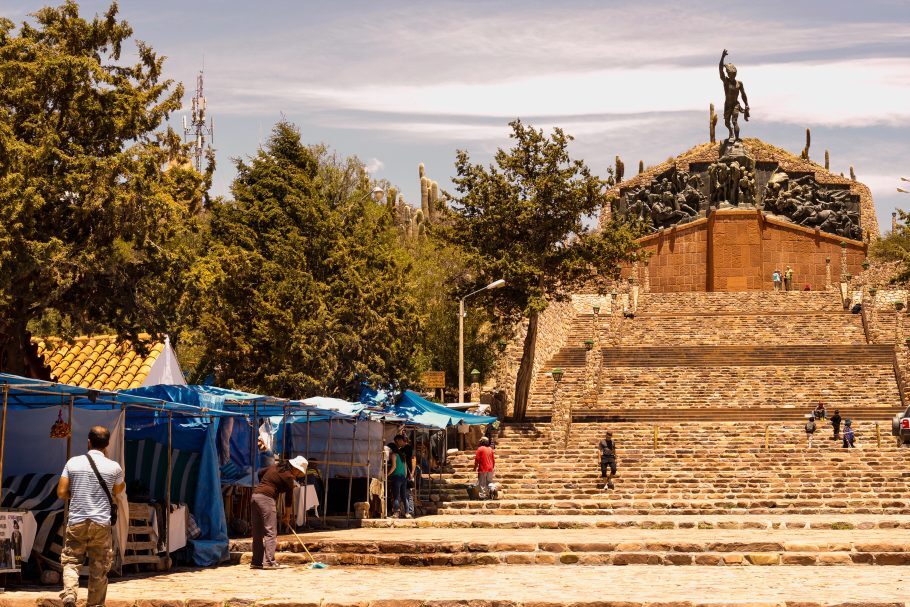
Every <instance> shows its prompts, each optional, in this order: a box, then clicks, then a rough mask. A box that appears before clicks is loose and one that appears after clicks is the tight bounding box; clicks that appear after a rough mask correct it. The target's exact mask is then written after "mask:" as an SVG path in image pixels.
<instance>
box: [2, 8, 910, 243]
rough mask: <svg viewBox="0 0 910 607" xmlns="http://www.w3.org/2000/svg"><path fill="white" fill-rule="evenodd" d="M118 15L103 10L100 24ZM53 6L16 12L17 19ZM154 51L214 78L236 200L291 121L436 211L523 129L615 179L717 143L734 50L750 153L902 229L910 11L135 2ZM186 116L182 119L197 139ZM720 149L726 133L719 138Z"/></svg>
mask: <svg viewBox="0 0 910 607" xmlns="http://www.w3.org/2000/svg"><path fill="white" fill-rule="evenodd" d="M107 4H108V3H107V2H99V1H95V0H92V1H85V2H82V3H81V6H82V8H83V12H84V13H95V12H99V11H103V10H104V9H105V8H106V7H107ZM39 6H41V3H38V2H17V1H15V0H13V1H10V0H0V14H2V15H4V16H7V17H10V18H12V19H14V20H16V21H21V20H22V19H24V18H26V15H27V13H29V12H31V11H33V10H35V9H36V8H38V7H39ZM120 9H121V15H122V16H123V17H124V18H126V19H127V20H128V21H129V22H130V23H131V24H132V26H133V28H134V29H135V36H136V38H138V39H141V40H144V41H146V42H148V43H150V44H151V45H152V47H153V48H155V49H156V50H157V51H158V52H159V53H161V54H163V55H166V56H167V57H168V60H167V62H166V67H165V71H166V73H167V74H168V75H169V76H170V77H171V78H174V79H176V80H179V81H182V82H183V83H184V84H185V85H186V91H187V96H186V106H187V107H188V105H189V98H190V96H191V95H192V92H193V87H194V82H195V76H196V73H197V72H198V71H199V69H200V68H201V67H202V65H203V57H204V61H205V79H206V96H207V98H208V108H209V114H210V115H211V116H213V117H214V119H215V128H216V133H215V147H216V150H217V157H218V163H219V164H218V166H219V168H218V172H217V175H216V179H215V190H216V193H219V194H226V193H227V192H228V188H229V185H230V182H231V180H232V178H233V176H234V167H233V163H232V162H231V158H235V157H244V156H248V155H250V154H253V153H254V152H255V150H256V149H257V147H258V145H259V144H260V142H261V141H263V140H264V139H265V138H266V137H267V136H268V133H269V130H270V128H271V126H272V125H273V124H274V123H275V122H276V121H277V120H278V119H279V118H280V117H281V116H282V115H284V116H286V117H287V118H288V119H289V120H291V121H293V122H295V123H296V124H298V125H299V126H300V128H301V131H302V133H303V136H304V139H305V140H306V141H308V142H325V143H327V144H329V145H331V146H332V147H334V148H335V149H337V150H338V151H339V152H341V153H343V154H347V155H357V156H359V157H360V158H362V159H363V160H364V161H365V162H366V163H367V165H368V166H369V167H371V169H372V170H373V174H374V175H375V176H376V177H378V178H385V179H388V180H389V181H391V182H392V183H393V184H395V185H397V186H399V187H400V188H401V189H402V191H403V192H404V195H405V198H406V199H407V200H408V201H409V202H411V203H412V204H413V203H414V202H415V201H417V202H418V204H419V185H418V180H417V164H418V163H419V162H424V163H425V164H426V166H427V172H428V174H429V175H430V177H432V178H433V179H436V180H437V181H439V183H440V185H441V186H442V187H443V188H448V187H449V183H450V177H451V175H452V173H453V161H454V155H455V150H456V149H459V148H460V149H467V150H468V151H469V152H470V153H471V155H472V157H473V158H474V159H475V160H478V161H487V160H489V158H490V157H491V156H492V154H493V153H494V152H495V150H496V148H497V147H500V146H504V145H507V144H508V139H507V137H508V127H507V123H508V122H509V120H511V119H513V118H515V117H521V118H522V119H523V120H524V121H526V122H530V123H532V124H535V125H539V126H542V127H552V126H561V127H563V128H564V129H565V130H566V131H567V132H569V133H571V134H573V135H575V137H576V141H575V143H574V152H575V154H576V155H577V156H579V157H581V158H584V159H585V160H586V161H587V163H588V164H589V166H591V167H592V169H593V170H594V171H595V172H596V173H598V174H601V175H605V174H606V169H607V167H609V166H612V164H613V159H614V157H615V156H616V155H617V154H619V155H620V156H622V158H623V160H624V161H625V164H626V167H627V169H626V173H627V175H628V174H631V173H634V171H635V170H636V167H637V165H638V161H639V160H640V159H641V160H644V162H645V164H646V165H649V164H654V163H657V162H660V161H662V160H665V159H666V158H667V157H668V156H671V155H676V154H679V153H681V152H683V151H685V150H686V149H688V148H689V147H691V146H692V145H695V144H697V143H700V142H703V141H705V140H707V137H708V127H707V111H708V104H709V103H711V102H713V103H715V105H717V106H720V105H722V89H721V86H720V82H719V80H718V77H717V61H718V59H719V55H720V51H721V50H722V49H723V48H727V49H729V50H730V57H729V59H728V60H730V61H732V62H734V63H735V64H736V65H737V67H738V69H739V77H740V79H741V80H742V81H743V83H744V85H745V87H746V91H747V93H748V95H749V101H750V105H751V107H752V120H751V121H750V122H749V123H747V124H745V125H744V128H743V135H744V136H755V137H761V138H763V139H765V140H767V141H768V142H770V143H773V144H776V145H779V146H781V147H784V148H786V149H788V150H790V151H792V152H794V153H798V152H799V151H800V150H801V149H802V147H803V141H804V137H805V134H804V133H805V128H806V127H811V129H812V148H811V155H812V157H813V159H817V160H819V161H821V159H822V158H823V157H824V151H825V149H828V150H830V153H831V164H832V169H833V170H835V171H837V172H840V171H844V172H847V171H848V168H849V166H850V165H853V166H854V167H855V168H856V173H857V177H858V178H859V180H860V181H863V182H864V183H866V184H868V185H869V186H870V187H871V188H872V191H873V195H874V197H875V200H876V205H877V208H878V215H879V222H880V225H881V227H882V228H883V229H885V230H887V229H889V227H890V214H891V211H892V209H893V208H894V207H895V206H896V205H902V208H907V207H908V206H910V204H908V203H910V196H905V195H901V194H897V193H896V191H895V188H896V187H897V186H898V185H899V177H900V176H901V175H905V176H908V177H910V166H908V165H910V3H908V2H906V1H882V2H874V1H871V2H870V1H864V2H852V1H851V2H848V1H846V0H827V1H824V2H816V1H809V2H793V1H792V0H791V1H789V2H782V1H767V2H761V1H753V2H748V3H747V2H727V3H718V2H686V3H680V2H670V1H666V0H661V1H655V2H640V1H638V2H578V1H563V2H558V3H557V2H489V1H483V2H482V1H470V0H467V1H465V0H463V1H460V2H424V3H405V2H398V1H395V0H385V1H383V2H360V1H351V2H332V3H329V2H305V1H297V2H291V1H271V2H270V1H263V2H258V3H251V2H238V1H235V0H221V1H217V2H216V1H213V0H200V1H197V2H195V3H190V2H176V1H172V0H157V1H155V2H147V1H138V0H124V1H123V2H121V4H120ZM181 119H182V114H181V115H177V116H175V117H174V120H173V122H174V125H175V126H178V125H179V123H180V121H181ZM719 127H720V128H719V133H720V132H722V131H723V126H722V125H719Z"/></svg>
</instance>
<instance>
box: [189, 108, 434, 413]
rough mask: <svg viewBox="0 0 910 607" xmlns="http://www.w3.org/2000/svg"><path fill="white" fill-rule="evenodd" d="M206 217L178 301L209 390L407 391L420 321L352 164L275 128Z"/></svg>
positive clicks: (380, 217)
mask: <svg viewBox="0 0 910 607" xmlns="http://www.w3.org/2000/svg"><path fill="white" fill-rule="evenodd" d="M237 169H238V173H239V174H238V176H237V178H236V180H235V181H234V183H233V185H232V193H233V198H234V199H233V200H230V201H223V200H219V201H215V202H214V203H213V204H212V206H211V208H210V210H211V215H210V236H209V240H208V242H206V243H205V248H206V250H207V254H206V255H205V256H204V257H202V258H200V259H199V261H198V262H197V264H196V266H195V268H194V270H193V272H192V274H191V276H190V280H189V281H188V282H189V287H188V290H187V292H186V294H185V297H184V301H183V306H182V308H183V310H184V313H185V314H186V318H187V319H188V322H189V326H190V327H191V330H190V331H188V334H189V335H191V336H192V339H193V340H194V341H195V342H196V344H197V346H201V350H202V352H203V354H202V362H201V364H200V368H202V369H207V370H208V371H211V372H213V373H214V375H215V379H216V381H220V382H224V381H226V380H227V379H233V380H234V381H235V382H236V384H237V385H238V386H240V387H243V388H246V389H250V390H254V391H262V392H268V393H272V394H280V395H287V396H306V395H309V394H312V393H321V394H336V395H345V394H349V390H348V389H349V388H351V387H353V386H355V385H356V383H357V382H358V381H359V380H362V379H389V378H401V379H404V380H413V379H414V378H415V377H416V373H417V364H418V361H419V356H418V348H419V332H420V329H421V312H420V309H419V306H418V305H417V299H416V298H415V297H414V295H413V293H412V291H411V289H410V286H411V281H412V272H413V268H412V264H411V258H410V257H409V255H408V254H407V252H406V251H405V250H404V249H403V248H402V245H401V243H400V242H399V239H398V235H397V231H396V229H395V227H394V226H393V224H392V221H391V218H390V217H389V214H388V212H387V211H386V209H385V207H384V206H382V205H379V204H376V203H375V202H374V201H372V200H371V199H370V196H369V192H370V190H371V188H372V186H373V184H372V183H370V181H369V179H368V176H367V173H366V171H365V170H364V167H363V164H362V163H361V162H360V161H358V160H357V159H354V158H346V159H339V158H338V157H337V156H335V155H334V154H331V153H329V152H328V150H326V149H325V148H323V147H319V146H306V145H304V144H303V143H302V141H301V138H300V133H299V132H298V131H297V129H296V128H295V127H294V126H293V125H291V124H289V123H287V122H280V123H279V124H277V125H276V126H275V128H274V130H273V132H272V135H271V137H270V139H269V141H268V143H267V145H266V146H265V147H264V149H262V150H260V151H259V153H258V154H257V155H256V156H255V157H253V158H252V159H250V160H248V161H239V162H238V163H237Z"/></svg>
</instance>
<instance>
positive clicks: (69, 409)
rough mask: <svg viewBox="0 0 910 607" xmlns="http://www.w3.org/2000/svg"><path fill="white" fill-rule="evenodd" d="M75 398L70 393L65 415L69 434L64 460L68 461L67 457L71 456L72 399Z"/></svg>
mask: <svg viewBox="0 0 910 607" xmlns="http://www.w3.org/2000/svg"><path fill="white" fill-rule="evenodd" d="M75 400H76V397H75V396H72V395H70V402H69V406H68V407H67V412H66V415H67V420H66V421H67V422H69V425H70V433H69V436H67V437H66V461H69V459H70V458H71V457H73V408H74V405H73V401H75Z"/></svg>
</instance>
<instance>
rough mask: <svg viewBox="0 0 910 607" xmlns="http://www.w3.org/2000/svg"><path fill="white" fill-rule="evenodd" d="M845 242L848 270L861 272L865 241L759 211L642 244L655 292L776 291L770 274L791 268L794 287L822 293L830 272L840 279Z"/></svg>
mask: <svg viewBox="0 0 910 607" xmlns="http://www.w3.org/2000/svg"><path fill="white" fill-rule="evenodd" d="M842 242H843V243H845V244H846V247H845V250H846V264H847V265H846V267H847V272H848V273H851V274H858V273H859V272H860V271H861V269H862V263H863V261H864V259H865V255H866V245H865V244H864V243H861V242H858V241H853V240H846V239H843V238H840V237H837V236H833V235H830V234H825V233H823V232H820V231H816V230H810V229H808V228H803V227H801V226H797V225H794V224H791V223H789V222H787V221H783V220H778V219H775V218H771V217H767V216H765V215H763V214H762V213H760V212H758V211H755V210H739V209H725V210H719V211H716V212H714V213H713V214H712V215H711V217H709V218H708V219H701V220H698V221H694V222H692V223H690V224H687V225H684V226H678V227H676V228H670V229H667V230H662V231H660V232H658V233H657V234H654V235H651V236H647V237H645V238H642V239H641V240H640V241H639V243H640V244H641V246H642V249H643V250H644V251H646V252H647V253H649V254H650V258H649V262H648V263H649V268H648V273H649V276H648V278H649V287H650V291H651V292H654V293H668V292H684V291H706V290H707V291H755V290H766V291H767V290H771V289H772V288H773V285H772V282H771V273H772V272H773V271H774V270H775V269H779V270H781V272H783V271H785V270H786V267H787V266H788V265H789V266H791V267H792V268H793V274H794V276H793V282H794V288H799V289H802V288H803V287H804V286H805V285H806V284H808V285H810V286H811V288H812V289H813V290H824V289H825V288H826V286H827V282H828V273H829V272H830V278H831V281H832V282H834V283H836V282H837V281H838V278H839V277H840V276H841V264H842V259H843V255H842V253H843V251H842V246H841V243H842ZM826 260H827V261H826ZM826 265H830V269H828V268H826Z"/></svg>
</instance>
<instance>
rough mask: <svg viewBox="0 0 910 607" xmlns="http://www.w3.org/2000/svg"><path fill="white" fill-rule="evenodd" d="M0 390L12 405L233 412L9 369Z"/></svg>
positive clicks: (181, 412) (191, 413) (205, 413)
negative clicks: (46, 379)
mask: <svg viewBox="0 0 910 607" xmlns="http://www.w3.org/2000/svg"><path fill="white" fill-rule="evenodd" d="M0 390H3V391H4V392H5V394H6V402H7V406H9V407H10V408H12V409H27V408H37V407H57V406H62V405H63V406H66V405H69V403H70V400H71V399H72V401H73V406H74V407H77V408H80V409H113V408H119V407H124V408H128V409H140V410H143V411H144V412H146V414H147V415H154V414H156V413H158V414H163V413H167V412H171V413H174V414H177V415H188V416H212V415H234V414H233V413H231V412H228V411H224V412H222V411H216V410H210V409H206V408H204V407H202V406H199V405H196V404H195V403H183V402H180V401H175V400H173V399H171V398H168V397H167V396H151V397H149V396H147V395H144V394H139V393H136V394H133V393H132V391H128V392H109V391H106V390H92V389H89V388H80V387H79V386H70V385H68V384H58V383H55V382H49V381H42V380H40V379H30V378H27V377H20V376H18V375H11V374H9V373H0Z"/></svg>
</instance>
